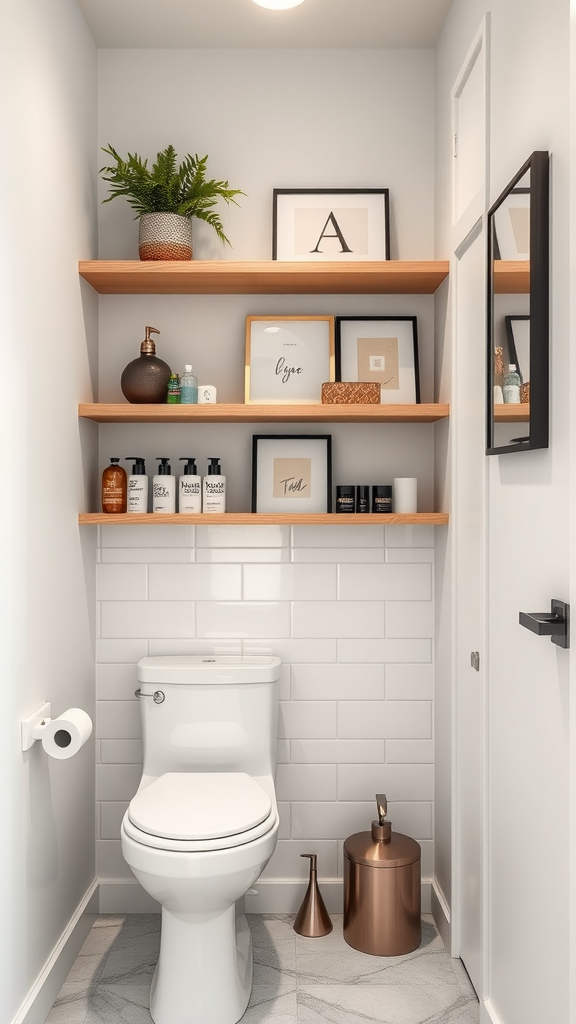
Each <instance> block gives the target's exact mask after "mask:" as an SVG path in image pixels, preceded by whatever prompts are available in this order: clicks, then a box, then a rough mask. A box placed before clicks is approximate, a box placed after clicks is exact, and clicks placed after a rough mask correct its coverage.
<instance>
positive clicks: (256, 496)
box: [252, 434, 332, 515]
mask: <svg viewBox="0 0 576 1024" xmlns="http://www.w3.org/2000/svg"><path fill="white" fill-rule="evenodd" d="M276 453H278V454H276ZM280 453H281V454H280ZM278 458H282V459H289V460H291V461H292V460H302V459H308V458H316V460H317V463H318V460H320V464H319V467H318V468H317V469H316V471H314V470H313V467H312V466H311V467H310V469H311V479H310V481H309V484H310V486H311V487H312V490H311V492H310V496H308V495H306V496H304V495H303V494H301V491H300V489H298V490H296V489H295V488H293V487H292V485H290V486H289V489H288V491H287V489H286V485H285V481H284V480H282V481H281V482H282V484H283V485H284V487H283V494H282V495H275V494H274V488H275V484H276V483H277V482H278V481H277V478H276V477H275V472H274V465H275V464H274V460H275V459H278ZM315 473H318V477H317V479H315ZM331 511H332V435H331V434H253V435H252V512H268V513H274V512H277V513H280V514H282V513H285V514H287V513H289V514H291V515H292V514H296V515H298V514H310V513H312V514H322V513H326V512H331Z"/></svg>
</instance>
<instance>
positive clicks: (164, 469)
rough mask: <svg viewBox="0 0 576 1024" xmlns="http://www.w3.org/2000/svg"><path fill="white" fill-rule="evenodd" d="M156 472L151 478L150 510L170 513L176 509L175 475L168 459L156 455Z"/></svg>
mask: <svg viewBox="0 0 576 1024" xmlns="http://www.w3.org/2000/svg"><path fill="white" fill-rule="evenodd" d="M158 461H159V463H160V465H159V466H158V473H157V474H156V476H155V477H153V479H152V511H153V512H163V513H164V514H170V513H173V512H175V511H176V477H174V476H172V473H171V467H170V464H169V462H168V459H165V458H160V457H159V456H158Z"/></svg>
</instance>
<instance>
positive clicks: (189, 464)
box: [178, 456, 202, 512]
mask: <svg viewBox="0 0 576 1024" xmlns="http://www.w3.org/2000/svg"><path fill="white" fill-rule="evenodd" d="M180 462H185V463H186V465H185V466H184V470H183V472H182V476H181V477H180V488H179V494H178V511H179V512H201V511H202V481H201V479H200V477H199V476H198V474H197V473H196V459H193V458H192V457H191V456H184V457H183V458H181V459H180Z"/></svg>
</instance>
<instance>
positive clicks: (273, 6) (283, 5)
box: [254, 0, 304, 11]
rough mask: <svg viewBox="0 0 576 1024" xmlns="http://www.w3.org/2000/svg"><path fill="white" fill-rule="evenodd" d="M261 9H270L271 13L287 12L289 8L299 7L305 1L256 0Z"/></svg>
mask: <svg viewBox="0 0 576 1024" xmlns="http://www.w3.org/2000/svg"><path fill="white" fill-rule="evenodd" d="M254 3H255V4H258V6H259V7H268V8H269V9H270V10H271V11H286V10H287V9H288V8H289V7H298V5H299V4H303V3H304V0H254Z"/></svg>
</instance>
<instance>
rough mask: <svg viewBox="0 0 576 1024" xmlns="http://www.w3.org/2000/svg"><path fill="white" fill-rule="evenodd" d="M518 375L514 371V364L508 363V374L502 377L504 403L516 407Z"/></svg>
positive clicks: (519, 381)
mask: <svg viewBox="0 0 576 1024" xmlns="http://www.w3.org/2000/svg"><path fill="white" fill-rule="evenodd" d="M520 384H521V380H520V374H519V373H518V371H517V370H516V363H510V365H509V366H508V373H506V374H505V375H504V387H503V388H502V391H503V394H504V402H507V403H509V404H514V405H518V404H519V403H520Z"/></svg>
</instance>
